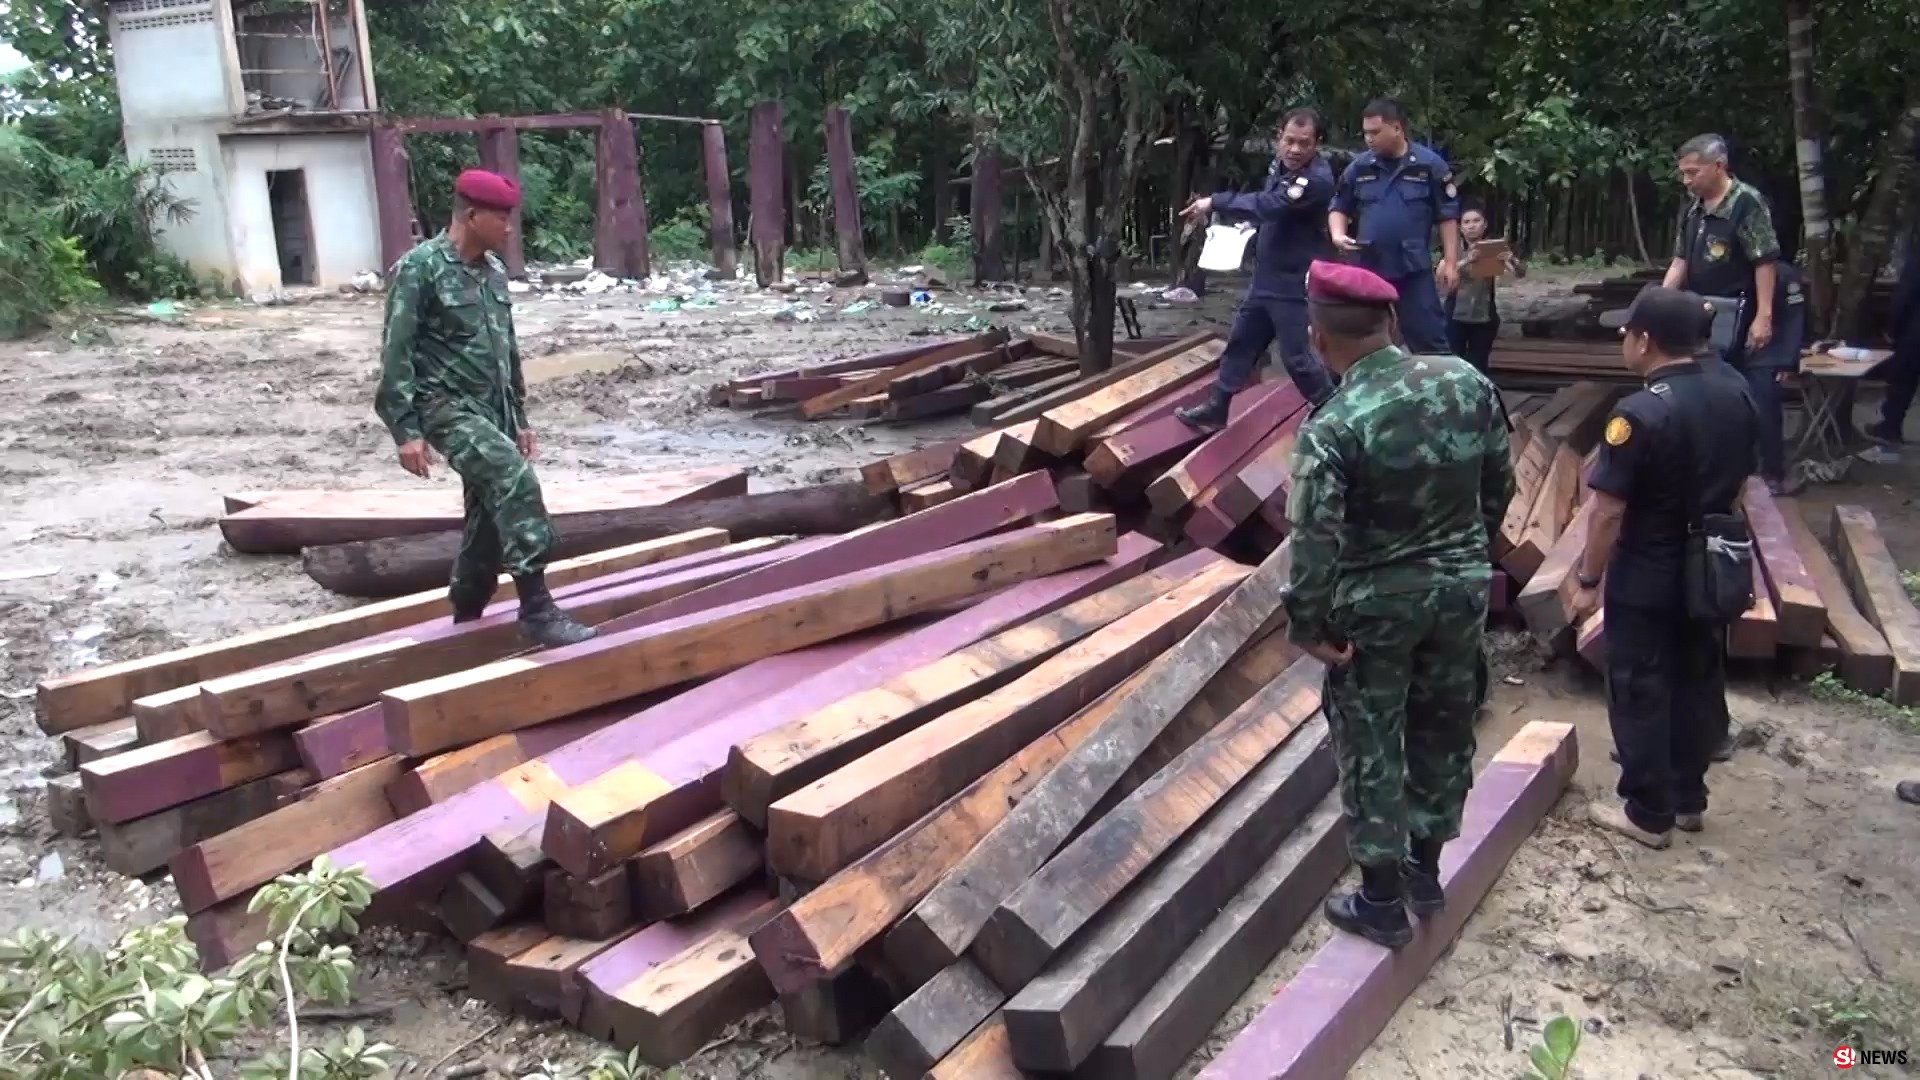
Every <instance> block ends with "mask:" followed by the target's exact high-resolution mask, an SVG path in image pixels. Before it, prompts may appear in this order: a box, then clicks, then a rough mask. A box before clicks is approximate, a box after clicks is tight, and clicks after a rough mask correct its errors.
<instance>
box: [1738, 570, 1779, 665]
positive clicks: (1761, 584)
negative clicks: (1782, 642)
mask: <svg viewBox="0 0 1920 1080" xmlns="http://www.w3.org/2000/svg"><path fill="white" fill-rule="evenodd" d="M1779 637H1780V631H1779V618H1778V617H1777V616H1776V615H1775V614H1774V611H1773V600H1772V599H1771V598H1769V597H1768V596H1767V579H1766V575H1765V574H1764V573H1763V572H1762V571H1761V569H1760V561H1759V560H1758V559H1755V560H1754V562H1753V603H1752V604H1751V605H1749V606H1748V607H1747V610H1746V611H1744V612H1741V614H1740V617H1739V618H1738V619H1735V620H1734V621H1733V625H1732V626H1729V627H1727V655H1728V656H1730V657H1734V658H1736V659H1741V660H1771V659H1773V654H1774V652H1775V651H1776V650H1777V649H1778V648H1779Z"/></svg>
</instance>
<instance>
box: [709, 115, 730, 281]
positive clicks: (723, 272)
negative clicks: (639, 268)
mask: <svg viewBox="0 0 1920 1080" xmlns="http://www.w3.org/2000/svg"><path fill="white" fill-rule="evenodd" d="M700 162H701V170H700V171H701V175H702V177H703V178H704V179H705V180H706V183H707V216H708V218H709V222H708V227H709V229H710V230H711V232H712V237H713V268H714V270H715V271H716V272H718V273H719V275H720V277H721V279H722V280H725V281H732V280H733V278H734V272H735V270H736V266H735V261H734V260H735V256H734V251H733V244H734V239H733V176H732V173H731V172H730V171H729V170H728V168H727V129H726V128H723V127H721V126H720V125H719V124H717V123H710V124H701V125H700Z"/></svg>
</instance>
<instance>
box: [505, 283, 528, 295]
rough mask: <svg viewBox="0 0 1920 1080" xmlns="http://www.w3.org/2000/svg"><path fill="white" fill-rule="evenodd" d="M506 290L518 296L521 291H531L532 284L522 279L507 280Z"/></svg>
mask: <svg viewBox="0 0 1920 1080" xmlns="http://www.w3.org/2000/svg"><path fill="white" fill-rule="evenodd" d="M507 291H508V292H510V293H513V294H514V295H515V296H518V295H520V294H521V293H530V292H532V291H533V286H531V285H529V284H527V283H526V282H524V281H509V282H507Z"/></svg>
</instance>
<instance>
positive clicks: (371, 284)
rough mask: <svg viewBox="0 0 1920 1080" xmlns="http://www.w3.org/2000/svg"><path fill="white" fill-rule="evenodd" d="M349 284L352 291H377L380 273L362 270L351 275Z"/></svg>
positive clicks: (379, 283)
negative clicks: (351, 279) (351, 278)
mask: <svg viewBox="0 0 1920 1080" xmlns="http://www.w3.org/2000/svg"><path fill="white" fill-rule="evenodd" d="M351 284H352V286H353V291H354V292H363V293H370V292H379V291H380V286H381V281H380V275H379V273H378V272H376V271H373V270H362V271H360V272H359V273H357V274H355V275H353V281H352V282H351Z"/></svg>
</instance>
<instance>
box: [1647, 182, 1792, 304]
mask: <svg viewBox="0 0 1920 1080" xmlns="http://www.w3.org/2000/svg"><path fill="white" fill-rule="evenodd" d="M1673 257H1674V258H1676V259H1684V260H1686V263H1687V282H1686V285H1687V288H1688V289H1690V290H1691V291H1693V292H1696V293H1699V294H1700V295H1702V296H1750V295H1752V292H1753V269H1754V267H1756V266H1760V265H1762V264H1765V263H1770V262H1773V261H1774V260H1776V259H1778V258H1779V257H1780V238H1779V237H1778V236H1776V235H1775V234H1774V230H1773V211H1772V210H1770V209H1768V207H1767V200H1766V198H1765V197H1764V196H1762V195H1761V194H1760V192H1759V191H1758V190H1756V189H1755V188H1754V186H1753V185H1752V184H1749V183H1747V182H1745V181H1744V180H1734V181H1733V183H1732V186H1731V187H1729V188H1728V189H1727V193H1726V195H1724V196H1723V197H1721V199H1720V202H1719V204H1718V205H1716V206H1714V207H1712V208H1711V209H1709V208H1708V207H1707V204H1706V202H1705V200H1702V199H1694V200H1693V201H1692V202H1690V203H1688V204H1687V209H1686V212H1685V213H1683V214H1682V215H1681V217H1680V231H1679V232H1678V234H1676V235H1675V237H1674V241H1673Z"/></svg>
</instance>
